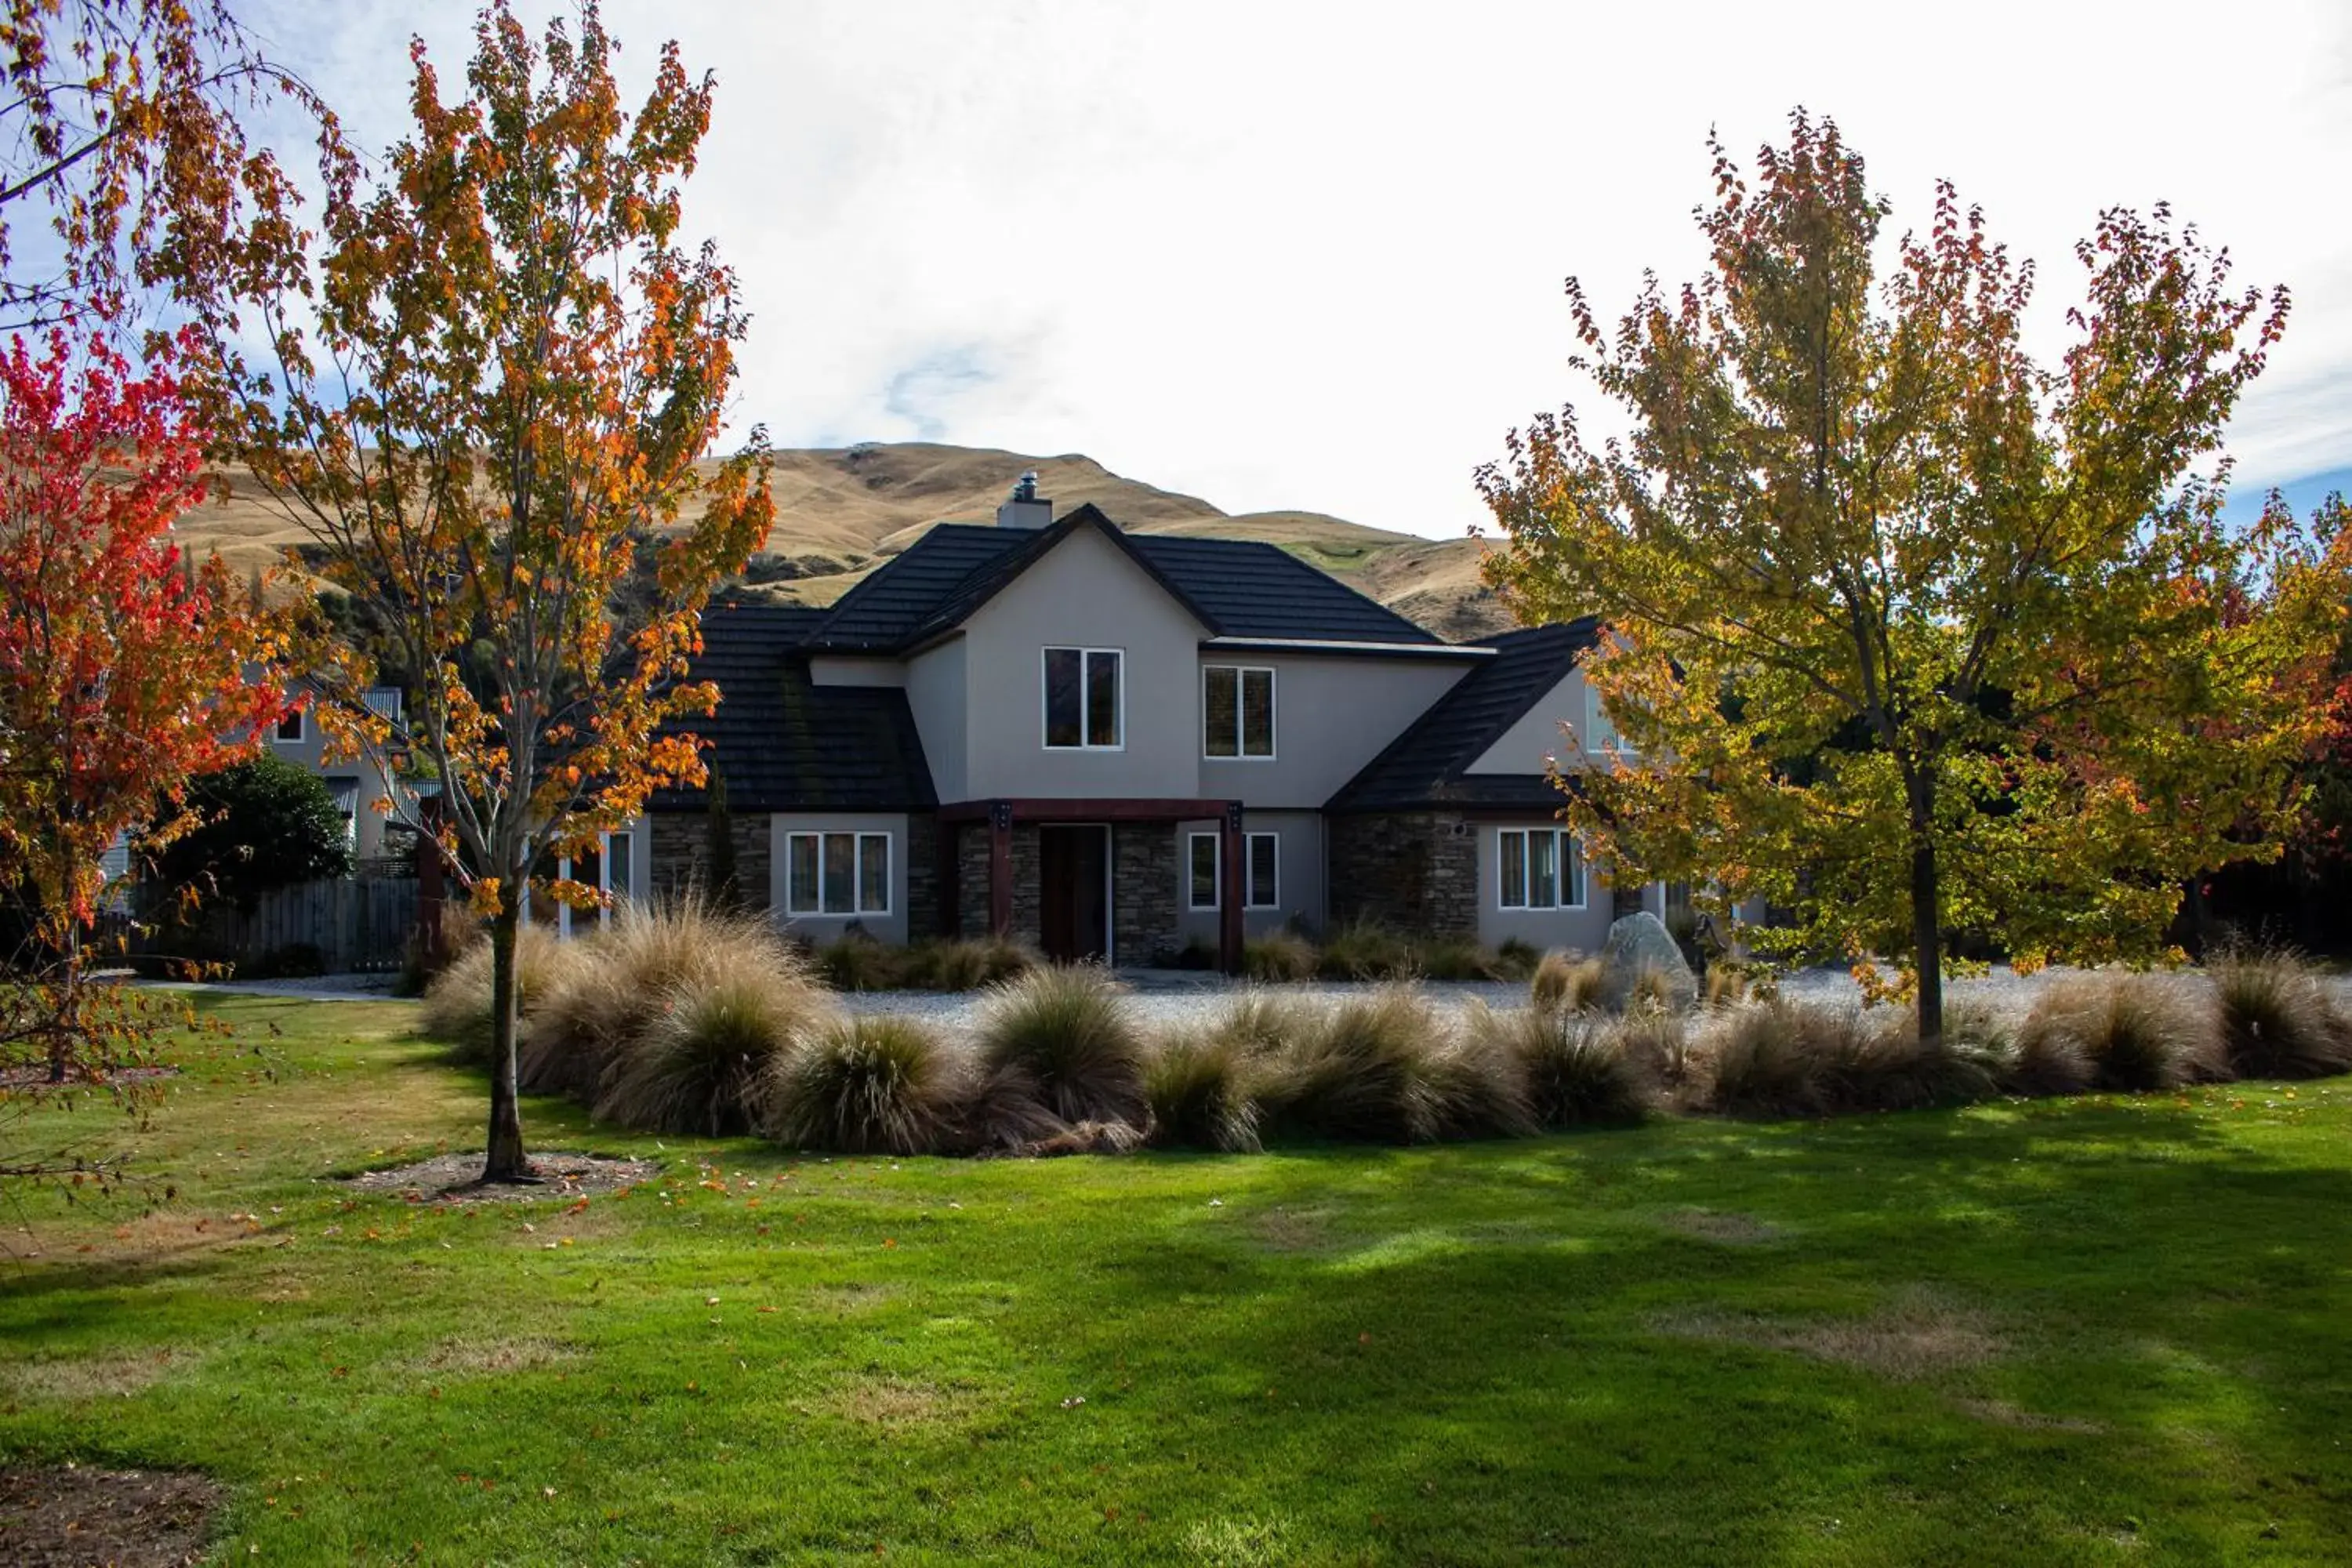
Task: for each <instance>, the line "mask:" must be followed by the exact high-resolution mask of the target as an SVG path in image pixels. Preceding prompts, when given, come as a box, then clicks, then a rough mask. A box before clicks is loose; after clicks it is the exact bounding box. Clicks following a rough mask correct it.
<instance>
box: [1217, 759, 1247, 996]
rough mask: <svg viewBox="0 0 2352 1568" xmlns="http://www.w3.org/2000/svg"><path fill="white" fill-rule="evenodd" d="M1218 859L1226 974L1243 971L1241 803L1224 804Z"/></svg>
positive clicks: (1220, 947)
mask: <svg viewBox="0 0 2352 1568" xmlns="http://www.w3.org/2000/svg"><path fill="white" fill-rule="evenodd" d="M1217 859H1218V865H1219V867H1220V870H1219V873H1218V876H1217V964H1218V967H1219V968H1221V969H1223V971H1224V972H1225V973H1227V974H1239V973H1241V972H1242V905H1243V904H1244V902H1245V901H1246V900H1247V899H1248V896H1249V889H1248V888H1247V887H1246V886H1244V881H1243V879H1244V877H1245V876H1246V875H1247V873H1246V872H1245V870H1244V868H1243V866H1242V803H1241V802H1240V801H1237V800H1229V801H1227V802H1226V803H1225V820H1224V832H1223V834H1222V835H1220V836H1219V843H1218V846H1217Z"/></svg>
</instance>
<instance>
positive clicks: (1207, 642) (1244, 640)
mask: <svg viewBox="0 0 2352 1568" xmlns="http://www.w3.org/2000/svg"><path fill="white" fill-rule="evenodd" d="M1201 646H1202V647H1204V648H1211V649H1214V650H1216V651H1219V652H1225V653H1343V654H1371V655H1375V656H1380V657H1395V658H1459V659H1470V660H1477V659H1485V658H1494V657H1496V651H1497V650H1496V649H1494V648H1491V647H1479V646H1478V645H1476V644H1475V643H1452V642H1377V641H1369V640H1367V641H1354V640H1349V639H1347V638H1341V637H1202V639H1201Z"/></svg>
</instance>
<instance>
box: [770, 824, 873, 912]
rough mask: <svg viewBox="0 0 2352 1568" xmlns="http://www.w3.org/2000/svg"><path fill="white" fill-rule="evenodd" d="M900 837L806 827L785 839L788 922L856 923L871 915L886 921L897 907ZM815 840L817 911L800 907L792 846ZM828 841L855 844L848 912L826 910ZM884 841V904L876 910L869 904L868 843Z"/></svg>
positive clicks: (854, 829)
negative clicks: (828, 839) (848, 841)
mask: <svg viewBox="0 0 2352 1568" xmlns="http://www.w3.org/2000/svg"><path fill="white" fill-rule="evenodd" d="M801 838H814V839H815V840H816V886H815V887H814V889H810V897H811V899H812V900H813V901H814V908H811V909H805V910H804V909H803V908H801V907H800V897H799V895H800V892H801V889H800V886H799V884H798V882H797V881H796V879H794V878H793V841H794V840H796V839H801ZM827 838H847V839H850V840H852V841H853V844H852V847H851V849H850V852H849V905H850V907H849V908H848V909H846V910H827V909H826V908H825V907H824V841H825V840H826V839H827ZM872 838H879V839H880V840H882V854H883V867H882V903H881V906H880V907H879V908H876V907H874V906H872V905H869V904H867V903H866V840H868V839H872ZM897 880H898V835H897V834H895V833H891V832H889V831H887V829H884V828H879V827H803V828H794V829H793V830H792V831H791V832H788V833H786V834H785V835H784V918H785V919H787V920H795V921H801V920H815V921H855V920H864V919H866V917H867V916H869V915H873V916H879V917H882V918H884V919H887V918H888V916H889V914H890V910H891V908H892V906H893V905H895V904H896V903H897V901H898V900H897V899H896V898H895V897H894V896H893V895H894V893H895V890H896V889H895V886H894V884H895V883H896V882H897Z"/></svg>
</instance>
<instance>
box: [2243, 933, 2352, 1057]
mask: <svg viewBox="0 0 2352 1568" xmlns="http://www.w3.org/2000/svg"><path fill="white" fill-rule="evenodd" d="M2210 974H2211V975H2212V980H2213V995H2214V1000H2215V1002H2216V1004H2217V1005H2218V1007H2219V1011H2220V1019H2221V1047H2222V1049H2223V1050H2224V1051H2225V1052H2226V1053H2227V1054H2228V1056H2229V1058H2230V1065H2231V1067H2232V1068H2235V1069H2236V1070H2237V1072H2238V1073H2239V1074H2240V1076H2242V1077H2245V1078H2326V1077H2330V1076H2332V1075H2334V1074H2336V1073H2340V1072H2347V1071H2352V1019H2347V1018H2345V1017H2343V1016H2339V1015H2338V1014H2337V1012H2336V1007H2335V1005H2334V1003H2333V1001H2332V999H2331V998H2330V997H2329V996H2328V994H2327V986H2326V982H2325V981H2323V980H2322V979H2321V978H2320V977H2319V975H2318V974H2317V973H2314V972H2313V970H2312V969H2311V968H2310V966H2309V965H2307V964H2305V963H2304V962H2303V961H2302V960H2301V959H2299V958H2297V957H2296V956H2295V955H2294V954H2293V953H2290V952H2281V951H2277V950H2270V951H2239V952H2228V953H2225V954H2223V955H2222V956H2221V959H2220V960H2219V961H2217V962H2216V963H2214V964H2213V965H2212V967H2211V969H2210Z"/></svg>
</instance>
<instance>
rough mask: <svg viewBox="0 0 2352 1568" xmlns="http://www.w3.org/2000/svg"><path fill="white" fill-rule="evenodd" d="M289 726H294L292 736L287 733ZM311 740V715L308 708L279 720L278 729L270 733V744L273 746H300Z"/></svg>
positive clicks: (297, 710) (298, 709)
mask: <svg viewBox="0 0 2352 1568" xmlns="http://www.w3.org/2000/svg"><path fill="white" fill-rule="evenodd" d="M289 724H291V725H293V726H294V732H293V733H292V734H290V735H289V734H288V733H287V732H286V726H287V725H289ZM309 739H310V710H308V709H306V708H297V709H295V710H293V711H292V712H290V713H289V714H287V715H286V717H284V718H283V719H280V720H278V724H277V727H276V728H275V729H273V730H271V731H269V743H270V744H271V745H273V746H299V745H300V744H301V743H302V742H305V741H307V740H309Z"/></svg>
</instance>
